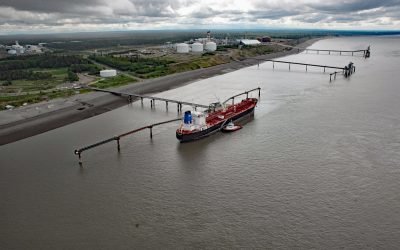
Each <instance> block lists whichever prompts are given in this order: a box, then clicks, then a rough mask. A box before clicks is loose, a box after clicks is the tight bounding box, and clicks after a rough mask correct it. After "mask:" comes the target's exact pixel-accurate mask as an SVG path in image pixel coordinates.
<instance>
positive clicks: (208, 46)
mask: <svg viewBox="0 0 400 250" xmlns="http://www.w3.org/2000/svg"><path fill="white" fill-rule="evenodd" d="M206 50H207V51H216V50H217V44H216V43H214V42H208V43H206Z"/></svg>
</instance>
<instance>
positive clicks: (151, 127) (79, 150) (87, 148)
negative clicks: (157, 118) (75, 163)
mask: <svg viewBox="0 0 400 250" xmlns="http://www.w3.org/2000/svg"><path fill="white" fill-rule="evenodd" d="M180 120H182V118H176V119H172V120H168V121H163V122H158V123H154V124H150V125H147V126H144V127H141V128H137V129H134V130H131V131H128V132H125V133H123V134H120V135H116V136H113V137H111V138H108V139H105V140H102V141H100V142H96V143H93V144H91V145H88V146H85V147H82V148H79V149H75V150H74V154H75V155H78V157H79V164H82V153H83V152H84V151H86V150H89V149H92V148H96V147H98V146H101V145H104V144H106V143H109V142H113V141H116V142H117V149H118V152H119V151H120V150H121V146H120V143H119V141H120V140H121V138H122V137H125V136H128V135H131V134H134V133H137V132H140V131H142V130H146V129H149V130H150V139H152V138H153V127H156V126H160V125H163V124H167V123H171V122H176V121H180Z"/></svg>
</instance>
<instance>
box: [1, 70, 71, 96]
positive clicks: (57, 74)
mask: <svg viewBox="0 0 400 250" xmlns="http://www.w3.org/2000/svg"><path fill="white" fill-rule="evenodd" d="M31 70H32V71H34V72H48V73H51V74H52V77H51V78H50V79H41V80H24V79H21V80H13V81H12V84H11V85H8V86H3V87H2V92H4V93H18V92H32V91H41V90H47V89H51V88H55V87H56V86H57V85H59V84H61V83H63V82H65V77H66V76H67V68H58V69H31ZM4 82H5V81H4ZM0 84H1V82H0Z"/></svg>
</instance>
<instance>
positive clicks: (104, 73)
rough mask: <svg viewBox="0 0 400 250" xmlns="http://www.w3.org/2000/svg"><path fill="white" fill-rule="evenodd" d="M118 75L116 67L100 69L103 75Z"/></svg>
mask: <svg viewBox="0 0 400 250" xmlns="http://www.w3.org/2000/svg"><path fill="white" fill-rule="evenodd" d="M116 75H117V71H116V70H115V69H105V70H101V71H100V76H101V77H114V76H116Z"/></svg>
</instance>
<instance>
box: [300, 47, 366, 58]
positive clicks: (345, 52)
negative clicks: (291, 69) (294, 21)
mask: <svg viewBox="0 0 400 250" xmlns="http://www.w3.org/2000/svg"><path fill="white" fill-rule="evenodd" d="M297 49H298V51H299V52H300V50H304V51H305V52H306V53H308V51H315V52H317V54H319V53H320V52H328V55H330V54H331V53H336V54H339V55H342V54H349V55H350V53H351V55H352V56H354V54H359V53H363V57H365V58H369V57H370V56H371V46H368V48H367V49H359V50H335V49H301V48H297Z"/></svg>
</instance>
